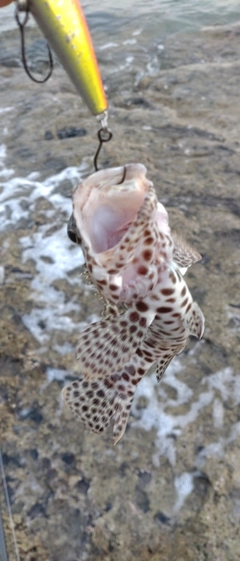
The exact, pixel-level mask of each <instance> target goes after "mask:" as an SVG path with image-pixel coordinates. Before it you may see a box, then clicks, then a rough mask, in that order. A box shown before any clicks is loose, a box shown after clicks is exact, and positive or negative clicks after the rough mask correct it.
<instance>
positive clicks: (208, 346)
mask: <svg viewBox="0 0 240 561" xmlns="http://www.w3.org/2000/svg"><path fill="white" fill-rule="evenodd" d="M102 19H103V21H104V25H105V22H106V19H105V13H103V15H102ZM123 23H124V21H123ZM118 24H119V20H118V18H116V26H117V27H116V29H117V30H118V32H119V33H120V30H119V27H118ZM121 33H122V34H123V35H121V37H122V38H123V39H124V40H125V39H127V37H126V34H127V31H126V30H125V29H124V27H123V28H122V30H121ZM35 34H36V29H34V30H29V35H28V40H29V42H31V41H32V43H33V47H32V50H31V48H30V49H29V50H28V56H29V60H30V64H31V68H32V69H33V71H34V72H39V73H41V74H40V75H41V76H43V75H44V73H45V72H46V71H47V64H48V63H47V51H45V43H44V42H38V38H37V37H36V35H35ZM124 34H125V35H124ZM39 39H40V40H41V41H42V38H41V36H39ZM105 39H106V41H107V40H108V38H107V37H105ZM105 39H104V40H105ZM142 40H143V41H144V38H143V39H142ZM0 41H1V43H0V63H1V64H2V65H1V66H0V78H1V79H0V107H1V110H2V109H3V111H2V112H1V135H2V137H1V144H4V145H6V156H5V159H4V160H3V161H4V166H5V167H4V168H3V173H6V176H4V175H2V176H1V184H2V185H3V184H5V180H6V181H8V180H9V183H7V186H8V187H7V189H8V191H7V193H6V199H5V198H4V201H3V207H1V208H2V210H3V212H4V213H5V214H4V216H5V220H6V228H4V230H2V231H1V233H0V237H1V247H2V255H1V267H4V271H5V277H4V282H3V284H1V296H0V338H1V350H0V366H1V375H0V389H1V413H0V427H1V447H2V450H3V461H4V466H5V470H6V475H7V478H8V482H9V487H11V499H12V510H13V517H14V522H15V526H16V534H17V541H18V544H19V547H20V555H21V557H22V558H23V559H26V560H27V561H34V560H35V561H37V560H38V559H42V560H43V561H45V560H46V561H47V560H49V558H51V559H56V560H57V561H72V560H73V559H79V561H84V560H85V559H88V560H89V561H94V560H95V559H96V558H97V559H104V560H106V561H133V560H135V559H138V560H139V561H148V560H149V561H159V559H160V558H161V561H165V560H166V561H169V559H171V560H175V559H177V560H178V561H196V560H197V561H202V559H211V561H225V560H226V559H228V560H229V561H235V560H236V559H238V558H239V555H240V547H239V539H238V533H239V530H238V528H239V512H240V506H239V505H240V502H239V489H240V479H239V462H240V449H239V444H238V440H239V438H238V437H239V383H240V382H239V358H240V356H239V348H240V347H239V314H238V307H239V272H240V271H239V200H238V193H239V134H240V130H239V122H240V112H239V68H238V67H239V55H240V47H239V25H237V24H236V25H233V26H230V27H228V28H221V27H219V28H212V29H209V30H205V31H202V32H201V33H200V32H199V33H194V34H192V35H191V34H188V33H186V34H184V35H180V34H179V35H178V38H173V37H172V38H170V39H166V44H165V45H164V47H165V48H164V51H162V52H161V57H160V55H158V56H159V60H160V58H161V60H160V62H161V66H160V69H159V70H157V72H156V74H155V75H154V76H152V75H151V76H149V75H147V73H146V66H147V63H148V62H149V61H148V58H147V57H148V50H146V51H144V50H140V51H139V45H138V44H137V45H136V46H135V47H134V46H133V49H136V51H134V50H133V52H134V56H135V62H134V65H132V66H129V67H128V68H126V67H125V68H124V69H121V70H119V73H116V72H115V73H113V72H112V70H113V67H114V68H116V67H120V64H121V63H122V57H123V54H122V53H123V51H124V49H126V52H125V51H124V56H125V54H126V56H127V52H128V50H129V48H130V47H129V45H126V46H124V45H123V46H122V48H123V50H122V48H121V49H116V54H114V50H111V49H109V50H107V51H106V56H105V54H104V50H103V51H101V57H100V60H101V65H102V66H101V68H102V69H103V71H104V81H105V80H106V83H107V84H108V86H109V88H108V97H109V102H110V125H111V129H112V130H113V132H114V136H113V139H112V141H111V143H109V145H105V146H104V147H103V150H102V153H101V156H100V164H101V167H102V166H104V165H122V164H123V163H125V162H129V161H141V162H142V163H145V164H146V165H147V167H148V175H149V177H150V178H151V179H152V180H153V181H154V183H155V185H156V188H157V190H158V194H159V197H160V198H161V200H162V201H163V202H164V204H166V206H167V208H168V210H169V215H170V221H171V226H172V227H173V228H174V230H176V232H180V233H181V234H182V235H183V237H185V238H186V239H187V240H188V241H189V242H190V243H192V244H193V245H194V246H195V247H196V248H197V249H198V250H199V251H200V252H201V253H202V254H203V256H204V259H203V261H202V262H201V263H199V264H198V265H196V266H195V267H194V268H192V270H190V271H189V273H188V277H187V280H188V282H189V285H190V287H191V290H192V292H193V294H194V295H195V297H196V299H197V300H199V301H201V303H202V306H203V310H204V313H205V315H206V332H205V335H204V339H203V341H202V342H199V343H197V345H195V342H194V345H193V344H192V343H191V342H189V345H188V347H187V349H186V351H185V352H184V353H182V355H181V356H180V357H177V359H176V361H175V363H174V364H175V366H174V368H176V370H174V368H173V369H169V371H168V372H167V373H166V375H165V377H164V379H163V381H162V383H161V384H160V385H159V386H158V385H157V383H156V379H155V377H154V374H153V375H152V374H151V373H150V375H149V379H148V380H149V385H148V392H150V390H151V391H152V394H151V395H149V393H146V392H145V393H144V392H143V394H141V395H139V397H138V398H137V399H136V402H135V406H134V409H133V415H131V418H130V423H129V428H128V431H127V433H126V435H125V437H124V439H123V440H122V441H121V442H120V443H119V444H118V445H117V446H116V447H114V448H113V446H112V435H111V431H110V430H109V431H107V432H106V434H104V435H103V436H101V437H99V436H97V435H94V434H90V433H88V432H87V431H86V430H85V429H84V426H83V425H82V424H81V423H77V422H76V421H75V419H73V418H72V417H71V415H69V414H68V412H67V411H65V410H64V409H63V407H62V403H61V397H60V390H61V387H62V385H63V384H64V383H65V382H64V381H63V377H62V378H61V379H60V380H58V379H54V376H53V377H52V378H51V377H49V376H48V377H47V376H46V374H47V372H48V368H52V371H53V372H55V371H56V372H58V373H59V371H60V372H66V379H69V380H72V379H73V378H74V377H75V376H80V375H81V372H79V368H78V364H76V365H74V364H73V363H74V347H75V345H76V344H77V340H78V334H79V332H80V330H81V329H82V328H83V327H84V326H85V325H86V324H87V323H88V322H89V321H92V320H93V319H94V318H96V316H99V315H100V314H101V311H102V305H101V302H100V301H99V299H98V298H97V297H95V294H94V291H93V290H92V289H91V288H90V287H87V285H86V284H84V281H83V280H82V279H80V276H79V273H80V266H81V254H80V250H79V253H77V252H75V246H74V244H72V249H71V248H70V246H67V251H66V252H65V253H64V247H66V246H65V244H66V243H68V242H66V240H67V236H66V238H65V234H64V233H63V231H66V225H67V220H68V217H69V216H70V214H71V191H72V188H73V187H74V185H75V184H76V183H77V182H78V181H80V180H81V179H82V177H84V174H85V175H86V174H88V173H90V172H91V171H92V170H93V166H92V156H93V154H94V153H95V150H96V145H97V138H96V122H95V119H91V118H90V116H89V112H88V110H87V109H86V108H85V107H84V106H83V103H82V102H81V100H80V98H79V96H78V95H77V94H76V92H75V90H74V87H73V86H72V85H71V84H70V83H69V80H68V78H67V77H66V74H65V73H64V71H63V70H62V69H61V68H60V66H59V64H58V63H57V64H56V66H55V69H54V74H53V77H52V78H51V81H50V82H48V83H47V84H46V85H45V86H44V88H43V87H42V86H36V84H33V83H32V82H30V81H29V79H28V78H27V77H26V76H25V75H24V73H23V69H22V68H20V55H19V36H18V32H17V31H16V32H9V33H6V34H4V33H2V34H1V38H0ZM139 41H141V38H139ZM148 43H149V40H148ZM150 43H151V41H150ZM147 49H153V50H154V49H155V50H156V46H154V45H150V44H149V45H147ZM139 53H140V54H139ZM144 53H145V54H144ZM144 57H145V58H144ZM1 61H2V62H1ZM202 61H204V62H202ZM72 123H74V126H73V125H72ZM80 131H82V132H80ZM83 131H86V134H85V132H84V133H83ZM59 134H60V136H61V141H60V138H59V136H58V135H59ZM71 166H73V167H74V169H75V172H74V173H75V175H74V177H72V176H71V174H70V172H68V174H69V175H67V174H65V175H64V170H65V168H66V167H69V168H70V167H71ZM12 169H14V173H15V176H14V174H13V173H12V172H11V170H12ZM77 170H78V171H77ZM36 173H37V176H36V175H35V174H36ZM57 174H59V177H58V178H57V179H54V178H55V177H56V176H57ZM16 178H17V181H15V180H16ZM12 179H13V181H15V183H13V184H12V183H11V181H12ZM44 182H45V183H44ZM43 184H44V186H43ZM13 185H14V188H13ZM11 189H12V191H11V194H10V190H11ZM35 189H36V190H37V196H36V198H34V190H35ZM0 193H1V195H2V193H3V187H1V191H0ZM12 200H16V202H18V201H19V206H16V207H15V208H13V207H12ZM1 204H2V203H1ZM1 224H3V222H1ZM63 228H65V230H63ZM34 236H36V237H34ZM41 244H43V247H42V248H41ZM51 244H52V245H51ZM49 246H51V247H53V251H52V253H49V252H48V251H47V250H48V248H49ZM30 247H31V248H32V254H31V255H30V256H29V255H28V254H27V253H26V252H27V248H30ZM54 251H55V253H54ZM61 251H63V253H62V255H64V256H65V257H68V256H69V254H71V260H70V262H69V269H68V274H67V275H65V273H64V271H65V269H64V267H63V269H61V268H59V269H58V274H56V275H54V274H53V272H54V273H55V271H56V270H57V266H58V265H59V261H60V263H61V264H62V266H63V261H64V259H65V257H64V259H63V258H62V257H61V258H60V255H61ZM38 255H39V257H38ZM56 257H57V258H56ZM64 266H65V264H64ZM54 269H55V271H54ZM50 271H51V275H52V276H51V278H49V276H48V274H50ZM26 317H27V318H28V320H29V322H28V329H27V328H26V327H25V324H24V321H26ZM23 318H24V321H23ZM37 327H38V331H36V328H37ZM36 333H37V336H36ZM37 337H38V338H37ZM179 365H180V366H179ZM178 366H179V369H178ZM151 376H153V377H152V378H151ZM56 382H57V383H56ZM150 382H151V383H150ZM60 386H61V387H60ZM179 481H180V482H181V485H178V483H179ZM179 505H180V507H179ZM4 522H5V520H4ZM8 525H9V523H7V522H6V529H7V530H8V531H9V532H10V529H9V528H8ZM9 535H10V534H9Z"/></svg>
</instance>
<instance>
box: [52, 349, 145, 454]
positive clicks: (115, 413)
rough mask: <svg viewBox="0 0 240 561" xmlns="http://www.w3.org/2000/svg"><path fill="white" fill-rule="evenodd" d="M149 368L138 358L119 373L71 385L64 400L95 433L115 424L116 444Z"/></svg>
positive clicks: (79, 381) (77, 416) (78, 381)
mask: <svg viewBox="0 0 240 561" xmlns="http://www.w3.org/2000/svg"><path fill="white" fill-rule="evenodd" d="M148 368H149V364H147V363H146V362H145V361H144V360H143V359H142V358H141V356H138V355H134V356H133V357H132V359H131V361H129V362H128V363H127V364H126V365H125V367H124V368H122V369H121V370H120V371H119V372H117V373H116V374H112V375H110V376H107V377H105V378H104V379H97V380H86V379H85V378H84V377H82V378H80V379H78V380H75V381H74V382H71V383H70V384H68V385H67V386H66V387H65V388H64V389H63V398H64V401H65V403H66V405H67V406H68V407H69V408H70V409H71V411H72V412H73V413H74V415H75V417H76V419H77V420H80V421H82V422H83V423H84V424H85V426H86V428H88V429H89V430H90V431H92V432H95V433H101V432H103V431H104V430H105V429H106V428H107V426H108V425H109V423H110V422H112V423H113V436H114V444H116V443H117V442H118V441H119V440H120V439H121V438H122V436H123V434H124V432H125V430H126V425H127V421H128V418H129V413H130V409H131V404H132V401H133V397H134V393H135V390H136V387H137V385H138V384H139V382H140V380H141V378H142V376H143V375H144V374H145V373H146V371H147V370H148Z"/></svg>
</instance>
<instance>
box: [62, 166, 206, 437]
mask: <svg viewBox="0 0 240 561" xmlns="http://www.w3.org/2000/svg"><path fill="white" fill-rule="evenodd" d="M146 171H147V170H146V168H145V167H144V166H143V165H142V164H129V165H126V166H124V167H118V168H111V169H107V170H102V171H98V172H96V173H94V174H93V175H91V176H90V177H88V178H87V179H86V180H85V181H83V183H81V184H80V185H79V186H78V187H77V188H76V189H75V191H74V193H73V215H72V217H71V219H70V222H69V229H68V231H69V235H70V237H71V239H72V240H73V241H76V242H77V243H79V244H81V247H82V250H83V253H84V257H85V263H86V268H87V272H88V275H89V277H90V280H91V282H92V283H93V285H94V286H95V287H96V288H97V290H98V291H99V293H100V294H101V295H102V296H103V298H104V299H105V301H106V309H107V314H106V316H105V317H104V319H101V320H100V321H98V322H96V323H93V324H91V325H89V326H88V327H87V328H86V329H85V330H84V331H83V332H82V333H81V336H80V339H79V341H78V345H77V361H78V365H79V379H77V380H75V381H73V382H71V383H70V384H68V385H67V386H66V387H65V388H64V389H63V395H64V399H65V402H66V404H67V405H68V406H69V407H70V409H71V410H72V411H73V413H74V414H75V416H76V417H77V418H78V419H80V420H82V421H83V422H84V423H85V425H86V426H87V427H88V428H89V429H90V430H91V431H93V432H97V433H100V432H102V431H103V430H105V429H106V427H107V426H108V425H109V423H110V421H111V422H112V423H113V434H114V443H117V442H118V441H119V440H120V438H121V437H122V436H123V434H124V431H125V428H126V424H127V420H128V417H129V412H130V408H131V404H132V400H133V397H134V392H135V389H136V387H137V385H138V383H139V382H140V380H141V378H142V377H143V376H144V374H146V372H147V371H148V370H149V368H150V367H151V366H152V365H153V364H156V375H157V379H158V381H160V379H161V378H162V376H163V374H164V372H165V370H166V368H167V366H168V365H169V363H170V361H171V360H172V359H173V358H174V356H175V355H176V354H178V353H180V352H181V351H182V350H183V349H184V348H185V346H186V343H187V339H188V336H189V335H194V336H195V337H197V338H201V337H202V335H203V331H204V316H203V313H202V311H201V310H200V308H199V306H198V304H197V303H196V302H194V301H193V299H192V296H191V293H190V291H189V289H188V287H187V284H186V282H185V279H184V276H183V275H184V273H185V272H186V270H187V268H188V267H189V266H190V265H192V264H193V263H195V262H197V261H199V260H200V259H201V256H200V255H199V253H197V252H196V251H195V250H193V249H192V248H191V247H190V246H189V245H187V244H186V243H185V242H183V240H182V239H180V238H178V237H177V236H173V235H172V233H171V230H170V227H169V222H168V213H167V211H166V209H165V208H164V206H163V205H162V204H161V203H160V202H159V201H158V200H157V196H156V191H155V189H154V186H153V184H152V182H151V181H149V180H148V179H147V178H146Z"/></svg>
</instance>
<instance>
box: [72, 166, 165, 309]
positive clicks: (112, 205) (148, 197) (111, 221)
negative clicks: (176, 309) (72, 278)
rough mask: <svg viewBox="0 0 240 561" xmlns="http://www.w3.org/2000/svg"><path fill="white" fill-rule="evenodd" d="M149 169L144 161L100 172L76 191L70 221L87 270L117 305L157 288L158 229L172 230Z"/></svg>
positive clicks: (101, 290)
mask: <svg viewBox="0 0 240 561" xmlns="http://www.w3.org/2000/svg"><path fill="white" fill-rule="evenodd" d="M146 172H147V170H146V168H145V166H143V165H142V164H128V165H126V166H121V167H118V168H110V169H106V170H101V171H98V172H96V173H94V174H92V175H90V176H89V177H88V178H87V179H86V180H84V181H83V182H82V183H81V184H80V185H79V186H78V187H77V188H76V189H75V191H74V193H73V218H72V222H71V224H74V235H75V236H76V239H77V241H78V243H79V241H80V240H81V245H82V249H83V253H84V256H85V261H86V266H87V270H88V272H89V275H90V277H91V280H92V282H93V284H95V285H96V286H97V288H98V289H99V290H100V292H101V293H102V294H103V296H104V297H105V298H106V299H108V300H110V301H113V302H115V303H116V302H117V301H120V302H130V301H131V299H132V298H134V299H136V298H139V297H144V295H146V294H147V292H148V291H149V290H150V289H151V288H152V287H153V285H154V283H155V282H156V281H157V269H156V262H157V260H158V254H159V231H160V230H161V231H162V232H163V234H168V235H169V234H170V228H169V225H168V214H167V211H166V209H165V208H164V206H163V205H161V203H158V200H157V197H156V192H155V189H154V187H153V184H152V182H151V181H149V180H148V179H147V177H146ZM69 231H70V234H71V233H72V232H71V230H69Z"/></svg>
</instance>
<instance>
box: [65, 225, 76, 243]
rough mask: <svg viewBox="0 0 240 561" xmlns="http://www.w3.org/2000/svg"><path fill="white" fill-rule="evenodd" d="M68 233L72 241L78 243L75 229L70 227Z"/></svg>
mask: <svg viewBox="0 0 240 561" xmlns="http://www.w3.org/2000/svg"><path fill="white" fill-rule="evenodd" d="M67 233H68V237H69V239H70V240H71V242H73V243H78V239H77V236H76V234H75V232H73V230H70V228H68V229H67Z"/></svg>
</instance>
